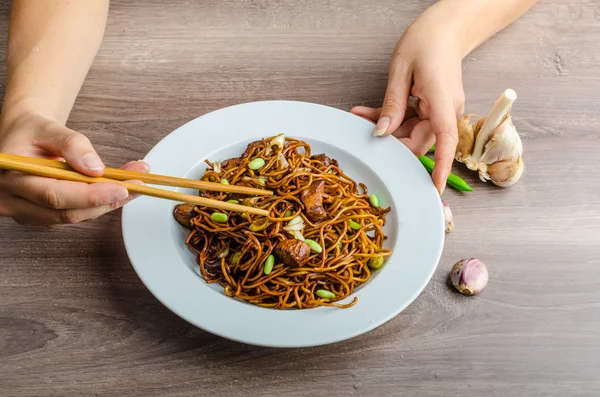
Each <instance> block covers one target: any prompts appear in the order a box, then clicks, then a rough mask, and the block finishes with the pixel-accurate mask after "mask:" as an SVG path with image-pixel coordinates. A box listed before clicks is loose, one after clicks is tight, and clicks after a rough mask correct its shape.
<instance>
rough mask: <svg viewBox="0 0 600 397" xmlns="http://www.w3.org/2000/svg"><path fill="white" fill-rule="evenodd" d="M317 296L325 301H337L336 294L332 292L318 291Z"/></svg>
mask: <svg viewBox="0 0 600 397" xmlns="http://www.w3.org/2000/svg"><path fill="white" fill-rule="evenodd" d="M317 296H318V297H319V298H323V299H335V294H334V293H333V292H331V291H327V290H326V289H318V290H317Z"/></svg>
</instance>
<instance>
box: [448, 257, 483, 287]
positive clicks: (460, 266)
mask: <svg viewBox="0 0 600 397" xmlns="http://www.w3.org/2000/svg"><path fill="white" fill-rule="evenodd" d="M450 281H451V282H452V285H454V287H455V288H456V289H457V290H458V291H459V292H460V293H461V294H464V295H477V294H479V293H480V292H481V291H482V290H483V289H484V288H485V286H486V285H487V282H488V271H487V267H486V266H485V263H483V262H482V261H480V260H479V259H477V258H468V259H462V260H460V261H458V262H456V263H455V264H454V266H453V267H452V270H451V271H450Z"/></svg>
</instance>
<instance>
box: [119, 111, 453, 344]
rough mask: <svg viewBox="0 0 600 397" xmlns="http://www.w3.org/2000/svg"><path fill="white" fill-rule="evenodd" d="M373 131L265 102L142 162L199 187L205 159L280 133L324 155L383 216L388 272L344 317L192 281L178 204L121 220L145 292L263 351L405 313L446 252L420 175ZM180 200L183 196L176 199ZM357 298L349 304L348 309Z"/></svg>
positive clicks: (166, 144)
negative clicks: (256, 300)
mask: <svg viewBox="0 0 600 397" xmlns="http://www.w3.org/2000/svg"><path fill="white" fill-rule="evenodd" d="M372 131H373V124H371V123H369V122H367V121H366V120H363V119H361V118H360V117H357V116H354V115H352V114H350V113H347V112H344V111H341V110H338V109H334V108H330V107H326V106H321V105H316V104H311V103H304V102H288V101H267V102H253V103H246V104H242V105H237V106H232V107H228V108H225V109H221V110H218V111H215V112H212V113H209V114H206V115H204V116H201V117H198V118H197V119H195V120H192V121H190V122H189V123H187V124H185V125H183V126H181V127H180V128H178V129H177V130H175V131H173V132H172V133H171V134H169V135H168V136H167V137H165V138H164V139H163V140H162V141H160V142H159V143H158V144H157V145H156V146H155V147H154V148H153V149H152V150H151V151H150V153H148V155H147V156H146V158H145V160H146V161H147V162H148V163H150V165H151V166H152V172H153V173H156V174H163V175H172V176H183V177H187V178H194V179H196V178H199V177H200V176H201V175H202V173H203V172H204V170H205V169H206V165H205V164H204V159H211V160H224V159H226V158H229V157H234V156H239V155H240V154H241V153H242V152H243V151H244V148H245V147H246V145H247V144H248V143H249V142H251V141H253V140H256V139H260V138H263V137H268V136H272V135H276V134H278V133H280V132H284V133H285V134H286V135H287V136H290V137H294V138H300V139H303V140H305V141H307V142H308V143H309V144H310V145H311V147H312V153H313V154H317V153H326V154H328V155H330V156H331V157H333V158H335V159H337V160H338V161H339V164H340V168H341V169H342V170H344V171H345V172H346V173H347V174H348V175H349V176H350V177H352V178H353V179H355V180H356V181H357V182H363V183H365V184H366V185H367V187H368V188H369V192H370V193H376V194H377V195H378V196H379V197H380V201H381V203H382V205H384V206H388V205H389V206H391V207H392V211H391V212H390V213H389V214H388V215H387V217H386V219H387V224H386V226H385V228H384V231H385V233H386V235H387V236H388V240H386V243H385V247H386V248H391V249H393V250H394V253H393V255H392V256H391V257H390V258H389V259H388V261H387V262H386V265H385V266H384V267H383V268H382V269H381V270H380V271H378V272H376V273H375V274H374V275H373V277H372V278H371V280H370V281H369V282H368V283H366V284H365V285H364V286H362V287H361V288H359V289H357V291H355V293H354V295H357V296H358V298H359V299H358V303H357V304H356V305H355V306H353V307H351V308H349V309H337V308H327V307H321V308H315V309H304V310H274V309H267V308H261V307H257V306H253V305H250V304H248V303H245V302H241V301H238V300H236V299H232V298H229V297H227V296H225V295H224V294H223V292H222V289H221V287H220V286H219V285H214V284H211V285H208V284H207V283H205V282H204V280H203V279H202V278H201V277H200V276H199V273H198V266H197V264H196V260H195V257H194V255H193V254H192V253H191V252H190V251H189V250H188V249H187V247H186V246H185V243H184V241H185V237H186V235H187V231H186V230H184V229H183V228H182V227H181V226H179V224H178V223H177V222H175V220H174V219H173V216H172V211H173V208H174V206H175V205H176V204H177V203H175V202H171V201H168V200H160V199H155V198H150V197H140V198H138V199H137V200H135V201H133V202H132V203H130V204H128V205H127V206H126V207H125V208H124V210H123V239H124V240H125V247H126V249H127V253H128V255H129V259H130V260H131V263H132V264H133V267H134V268H135V271H136V272H137V274H138V275H139V277H140V278H141V280H142V282H143V283H144V284H145V285H146V287H148V289H149V290H150V291H151V292H152V293H153V294H154V296H155V297H156V298H157V299H158V300H159V301H161V302H162V303H163V304H164V305H165V306H166V307H168V308H169V309H170V310H172V311H173V312H174V313H176V314H177V315H179V316H180V317H182V318H183V319H185V320H187V321H188V322H190V323H192V324H194V325H196V326H198V327H200V328H202V329H204V330H206V331H209V332H212V333H214V334H217V335H220V336H223V337H225V338H229V339H232V340H236V341H240V342H245V343H250V344H254V345H261V346H275V347H302V346H315V345H323V344H328V343H333V342H338V341H341V340H344V339H348V338H352V337H354V336H357V335H360V334H363V333H365V332H367V331H370V330H372V329H373V328H375V327H378V326H380V325H382V324H383V323H385V322H387V321H388V320H390V319H392V318H393V317H394V316H396V315H397V314H398V313H400V312H401V311H402V310H403V309H404V308H405V307H406V306H408V305H409V304H410V303H411V302H412V301H413V300H414V299H415V298H416V297H417V296H418V295H419V293H421V291H422V290H423V288H425V286H426V285H427V283H428V282H429V279H430V278H431V276H432V274H433V272H434V270H435V268H436V266H437V263H438V261H439V258H440V255H441V251H442V247H443V243H444V222H443V213H442V207H441V204H440V198H439V195H438V193H437V191H436V190H435V188H434V186H433V183H432V182H431V178H430V177H429V175H428V173H427V171H425V169H424V168H423V166H422V165H421V164H420V163H419V161H418V160H417V159H416V158H415V156H414V155H413V154H412V153H411V152H410V151H409V150H408V149H407V148H406V147H405V146H404V145H402V144H401V143H400V142H398V141H397V140H396V139H394V138H393V137H389V138H383V139H381V138H374V137H373V136H372ZM173 190H178V191H183V192H187V193H192V194H195V193H196V192H194V191H192V190H189V189H173ZM354 295H351V296H350V297H349V298H347V300H345V301H343V302H346V301H350V300H351V299H352V298H353V297H354Z"/></svg>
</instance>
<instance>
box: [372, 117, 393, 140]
mask: <svg viewBox="0 0 600 397" xmlns="http://www.w3.org/2000/svg"><path fill="white" fill-rule="evenodd" d="M391 121H392V120H390V118H389V117H385V116H384V117H380V118H379V121H377V125H376V126H375V131H374V132H373V135H375V136H382V135H383V134H385V132H386V131H387V129H388V127H389V126H390V122H391Z"/></svg>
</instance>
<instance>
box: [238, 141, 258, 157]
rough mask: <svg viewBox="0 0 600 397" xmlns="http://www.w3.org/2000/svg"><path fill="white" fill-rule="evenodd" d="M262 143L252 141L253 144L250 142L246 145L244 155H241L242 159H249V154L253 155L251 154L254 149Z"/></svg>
mask: <svg viewBox="0 0 600 397" xmlns="http://www.w3.org/2000/svg"><path fill="white" fill-rule="evenodd" d="M262 143H263V141H254V142H250V143H249V144H248V146H246V150H244V153H242V157H241V158H242V159H244V160H245V159H247V158H248V157H250V155H251V154H255V155H256V153H253V152H255V150H254V149H256V148H257V147H258V146H260V145H262Z"/></svg>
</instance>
